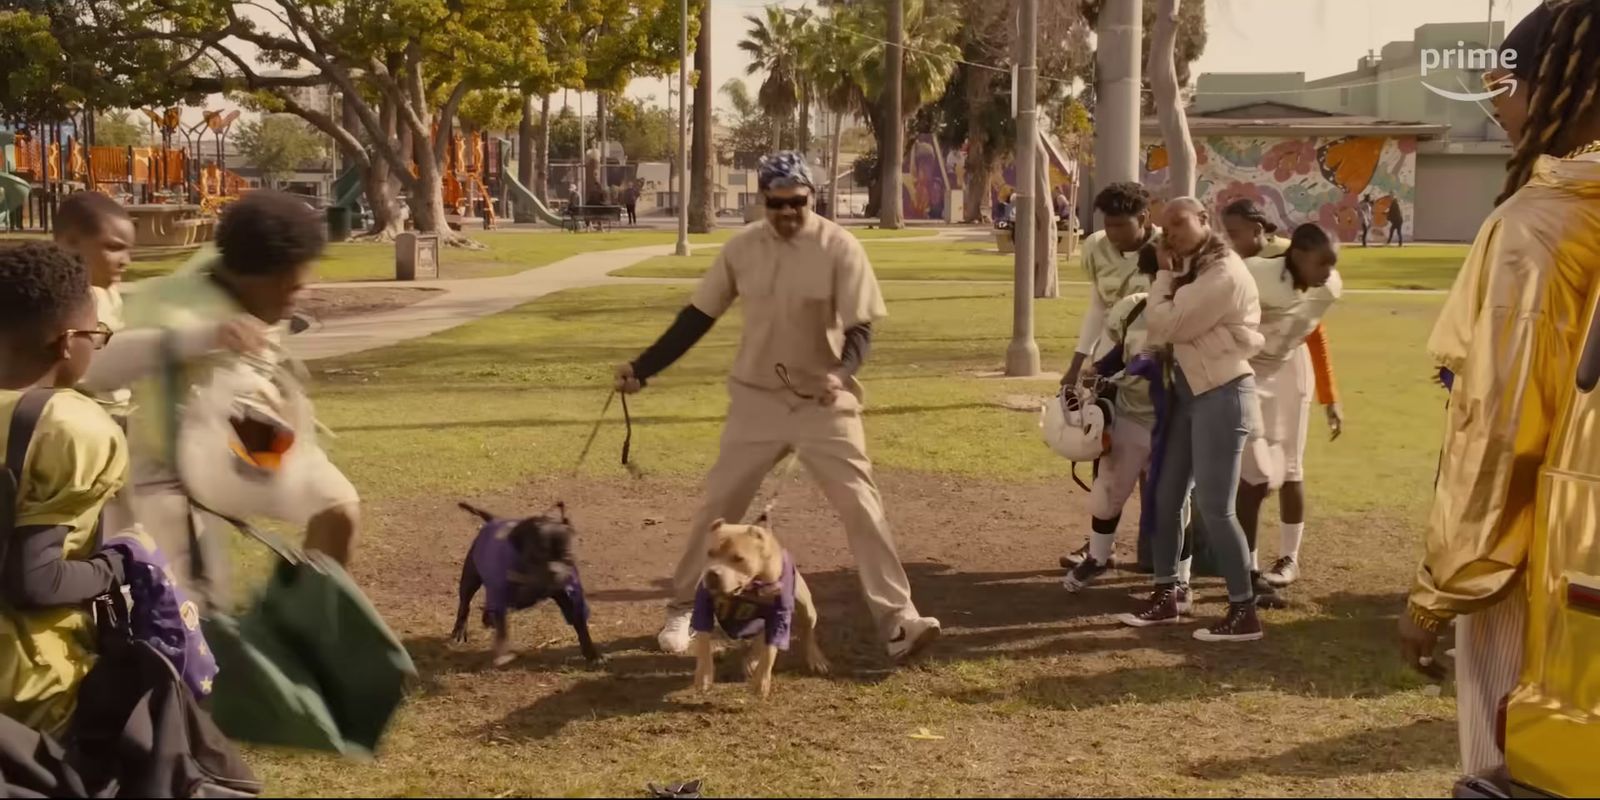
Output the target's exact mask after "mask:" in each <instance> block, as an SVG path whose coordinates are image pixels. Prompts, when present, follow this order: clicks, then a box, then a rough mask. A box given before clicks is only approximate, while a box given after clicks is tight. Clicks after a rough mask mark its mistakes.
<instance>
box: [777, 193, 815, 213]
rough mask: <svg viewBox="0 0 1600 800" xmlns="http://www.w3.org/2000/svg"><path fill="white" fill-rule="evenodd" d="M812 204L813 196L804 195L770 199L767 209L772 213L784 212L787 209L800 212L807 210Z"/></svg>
mask: <svg viewBox="0 0 1600 800" xmlns="http://www.w3.org/2000/svg"><path fill="white" fill-rule="evenodd" d="M810 202H811V196H810V195H804V194H801V195H795V196H794V197H769V198H767V209H768V210H771V211H782V210H784V209H786V208H792V209H795V210H797V211H798V210H799V209H802V208H805V207H806V205H807V204H809V203H810Z"/></svg>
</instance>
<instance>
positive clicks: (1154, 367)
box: [1128, 353, 1169, 538]
mask: <svg viewBox="0 0 1600 800" xmlns="http://www.w3.org/2000/svg"><path fill="white" fill-rule="evenodd" d="M1128 374H1129V375H1134V376H1137V377H1140V378H1144V379H1145V380H1147V381H1149V382H1150V403H1151V405H1153V406H1155V410H1156V425H1155V430H1153V431H1151V432H1150V463H1149V465H1147V466H1146V467H1145V477H1144V486H1143V488H1142V489H1141V490H1140V493H1139V536H1140V537H1141V538H1143V537H1149V536H1154V535H1155V524H1156V486H1158V485H1160V478H1161V459H1162V458H1163V456H1164V454H1165V453H1166V452H1167V417H1168V416H1169V409H1168V408H1167V384H1166V376H1165V374H1164V370H1163V369H1162V366H1161V361H1160V359H1158V358H1156V357H1155V356H1152V355H1150V354H1149V353H1140V354H1139V355H1137V356H1134V357H1133V361H1131V362H1129V364H1128Z"/></svg>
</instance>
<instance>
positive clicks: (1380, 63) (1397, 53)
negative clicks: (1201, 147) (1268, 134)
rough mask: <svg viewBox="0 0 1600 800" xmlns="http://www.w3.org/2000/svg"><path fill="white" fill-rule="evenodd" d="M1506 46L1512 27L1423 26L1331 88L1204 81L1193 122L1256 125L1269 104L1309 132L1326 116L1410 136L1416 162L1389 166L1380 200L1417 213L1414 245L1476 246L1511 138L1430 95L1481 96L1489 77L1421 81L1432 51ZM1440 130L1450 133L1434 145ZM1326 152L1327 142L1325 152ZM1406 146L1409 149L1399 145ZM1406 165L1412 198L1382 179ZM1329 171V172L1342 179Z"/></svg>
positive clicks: (1438, 72) (1263, 75)
mask: <svg viewBox="0 0 1600 800" xmlns="http://www.w3.org/2000/svg"><path fill="white" fill-rule="evenodd" d="M1503 36H1504V25H1503V24H1502V23H1498V22H1497V23H1494V25H1493V26H1492V27H1491V26H1490V25H1488V24H1487V23H1483V22H1471V23H1469V22H1462V23H1439V24H1431V25H1423V26H1421V27H1419V28H1417V29H1416V31H1415V34H1414V36H1413V38H1412V40H1411V41H1401V42H1390V43H1389V44H1386V45H1384V46H1383V48H1382V49H1381V50H1380V51H1378V52H1375V53H1374V52H1368V53H1367V54H1366V55H1365V56H1362V57H1360V58H1358V59H1357V60H1356V64H1355V68H1354V69H1352V70H1351V71H1349V72H1345V73H1341V74H1338V75H1333V76H1329V77H1325V78H1317V79H1312V80H1307V79H1306V76H1305V73H1302V72H1259V73H1203V74H1201V75H1200V77H1199V79H1198V80H1197V81H1196V83H1195V91H1194V97H1193V104H1192V107H1191V113H1192V114H1194V115H1197V116H1199V117H1204V118H1209V119H1211V120H1213V121H1215V120H1218V119H1222V118H1227V117H1234V118H1241V117H1244V116H1248V115H1245V114H1241V111H1240V110H1241V109H1242V108H1246V107H1249V106H1252V105H1258V104H1271V105H1273V106H1277V107H1279V108H1278V110H1277V111H1275V112H1271V114H1269V115H1268V116H1271V115H1276V116H1289V115H1290V114H1293V115H1295V116H1298V117H1301V118H1302V121H1307V122H1309V120H1305V119H1304V118H1306V117H1316V116H1321V115H1326V117H1324V118H1323V119H1322V120H1321V121H1320V124H1321V125H1322V127H1327V126H1328V124H1330V123H1332V122H1334V120H1335V119H1336V118H1348V119H1349V120H1350V121H1351V122H1356V121H1359V122H1361V123H1364V124H1365V126H1366V127H1367V128H1368V129H1369V130H1372V131H1373V132H1374V133H1383V134H1385V135H1396V134H1398V135H1401V136H1404V135H1405V133H1404V131H1405V129H1407V128H1410V131H1411V133H1412V135H1414V136H1415V138H1414V140H1413V142H1414V148H1415V150H1414V153H1406V154H1405V155H1407V156H1411V158H1408V159H1403V160H1401V159H1396V158H1391V157H1386V158H1384V159H1383V160H1384V161H1385V162H1386V166H1385V165H1380V167H1379V170H1380V174H1379V175H1378V176H1377V178H1376V180H1377V181H1378V182H1379V183H1385V182H1387V183H1389V184H1393V185H1392V186H1389V187H1385V188H1384V189H1381V190H1380V191H1387V193H1388V194H1391V195H1393V196H1394V197H1396V198H1398V199H1399V200H1400V201H1401V202H1402V205H1403V207H1404V208H1406V210H1407V211H1409V212H1410V213H1409V214H1408V218H1407V223H1406V232H1407V238H1408V239H1409V238H1411V237H1413V236H1414V237H1415V238H1417V239H1420V240H1431V241H1469V240H1471V239H1472V238H1473V236H1474V235H1475V234H1476V233H1477V230H1478V226H1479V225H1480V223H1482V221H1483V219H1484V217H1485V216H1487V215H1488V213H1489V211H1490V209H1492V208H1493V206H1494V198H1495V196H1496V195H1497V194H1499V191H1500V185H1501V182H1502V180H1503V179H1504V176H1505V162H1506V159H1508V158H1509V157H1510V155H1511V148H1510V145H1509V144H1508V142H1507V141H1506V136H1505V133H1504V132H1503V131H1502V130H1501V129H1500V127H1499V126H1498V125H1496V124H1495V123H1494V121H1493V120H1492V119H1490V116H1489V111H1488V105H1487V103H1481V104H1480V103H1474V102H1470V101H1462V100H1455V99H1450V98H1447V97H1444V96H1442V95H1440V94H1437V93H1435V92H1433V91H1430V90H1429V88H1428V87H1429V86H1432V87H1435V88H1438V89H1442V90H1446V91H1452V92H1458V93H1464V92H1479V91H1481V87H1482V81H1481V75H1482V70H1478V69H1443V68H1433V67H1432V66H1431V64H1430V68H1429V69H1428V70H1427V74H1426V75H1423V74H1422V67H1423V63H1424V62H1423V58H1424V52H1425V51H1432V53H1442V52H1443V51H1447V50H1448V51H1454V52H1461V51H1463V50H1464V51H1473V50H1476V49H1483V48H1485V47H1486V42H1485V38H1486V37H1487V38H1488V39H1489V40H1490V42H1491V43H1495V44H1498V43H1499V42H1500V41H1501V39H1502V38H1503ZM1432 60H1433V61H1435V62H1437V61H1438V60H1439V59H1437V58H1434V59H1432ZM1284 107H1287V108H1292V109H1294V110H1293V111H1284V110H1283V108H1284ZM1252 119H1253V120H1254V121H1255V122H1258V123H1259V121H1260V120H1259V119H1256V118H1252ZM1412 126H1421V127H1412ZM1214 130H1215V129H1213V131H1214ZM1435 130H1442V133H1440V134H1437V135H1436V134H1435V133H1434V131H1435ZM1242 132H1243V131H1242V130H1241V133H1242ZM1322 144H1326V142H1324V143H1321V144H1318V145H1317V147H1318V148H1320V147H1321V146H1322ZM1402 146H1403V147H1404V148H1406V149H1409V148H1410V147H1411V145H1401V144H1399V143H1396V144H1395V145H1394V147H1396V148H1398V147H1402ZM1403 161H1410V162H1411V163H1409V164H1407V165H1406V166H1407V167H1408V168H1409V169H1410V170H1411V171H1412V176H1411V177H1410V179H1409V183H1410V191H1409V192H1406V191H1404V190H1403V187H1402V186H1399V185H1398V184H1400V183H1401V182H1402V181H1403V176H1401V175H1399V174H1391V175H1388V176H1387V178H1388V180H1387V181H1385V176H1384V175H1383V174H1381V171H1383V170H1391V171H1392V170H1394V169H1397V168H1398V166H1397V165H1400V164H1402V163H1403ZM1323 166H1324V171H1325V172H1330V173H1332V172H1338V170H1337V168H1329V167H1328V166H1327V165H1323ZM1364 188H1365V187H1363V189H1364ZM1358 193H1359V192H1358Z"/></svg>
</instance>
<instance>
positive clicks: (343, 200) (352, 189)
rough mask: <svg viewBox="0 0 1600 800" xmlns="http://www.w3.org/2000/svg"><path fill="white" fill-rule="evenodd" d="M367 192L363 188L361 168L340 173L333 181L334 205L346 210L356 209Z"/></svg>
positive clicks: (355, 167) (352, 168)
mask: <svg viewBox="0 0 1600 800" xmlns="http://www.w3.org/2000/svg"><path fill="white" fill-rule="evenodd" d="M365 190H366V187H364V186H362V175H361V167H359V166H354V167H350V168H349V169H346V170H345V171H344V172H341V173H339V177H337V178H335V179H334V181H333V205H335V206H343V207H345V208H355V207H356V206H357V205H358V204H359V203H360V201H361V193H362V192H364V191H365Z"/></svg>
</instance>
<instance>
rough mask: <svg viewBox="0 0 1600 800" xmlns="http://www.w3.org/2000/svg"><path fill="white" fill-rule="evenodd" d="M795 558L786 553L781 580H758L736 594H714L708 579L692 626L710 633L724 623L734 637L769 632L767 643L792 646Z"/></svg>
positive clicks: (696, 596) (696, 602)
mask: <svg viewBox="0 0 1600 800" xmlns="http://www.w3.org/2000/svg"><path fill="white" fill-rule="evenodd" d="M794 584H795V577H794V559H792V558H790V557H789V552H788V551H787V550H786V551H784V553H783V570H782V572H780V573H779V575H778V581H777V583H770V582H767V581H754V582H752V583H751V584H750V585H749V586H747V587H745V589H744V591H742V592H740V593H739V594H736V595H724V596H722V597H713V596H712V594H711V590H709V589H707V588H706V585H705V582H704V581H702V582H701V583H700V588H699V589H697V590H695V593H694V616H693V617H691V618H690V620H689V627H690V628H692V629H694V630H695V632H697V633H710V632H711V629H712V628H713V627H714V626H716V625H721V626H722V630H723V632H724V633H726V634H728V636H730V637H732V638H734V639H750V638H753V637H754V636H755V635H756V634H759V633H762V632H765V633H766V640H767V644H770V645H772V646H774V647H776V648H778V649H779V650H788V649H789V630H790V627H791V625H792V624H793V621H794Z"/></svg>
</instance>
